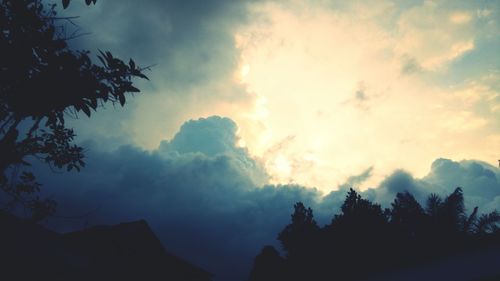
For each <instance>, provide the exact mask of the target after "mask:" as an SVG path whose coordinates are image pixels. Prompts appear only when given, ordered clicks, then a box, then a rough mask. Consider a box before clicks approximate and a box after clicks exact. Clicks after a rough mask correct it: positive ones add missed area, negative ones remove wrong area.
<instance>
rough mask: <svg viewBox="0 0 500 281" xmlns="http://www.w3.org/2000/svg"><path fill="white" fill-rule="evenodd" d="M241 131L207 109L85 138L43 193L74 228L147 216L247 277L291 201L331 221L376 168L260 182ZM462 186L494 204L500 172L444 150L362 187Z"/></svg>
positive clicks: (42, 173)
mask: <svg viewBox="0 0 500 281" xmlns="http://www.w3.org/2000/svg"><path fill="white" fill-rule="evenodd" d="M236 131H237V127H236V124H235V123H234V122H233V121H232V120H230V119H228V118H222V117H218V116H213V117H210V118H201V119H198V120H191V121H188V122H186V123H185V124H184V125H183V126H182V127H181V129H180V130H179V132H178V133H177V134H176V135H175V137H174V138H173V139H171V140H170V141H164V142H162V144H161V145H160V146H159V148H158V149H156V150H154V151H146V150H142V149H140V148H137V147H133V146H120V147H118V148H116V149H115V150H113V151H109V150H101V149H100V148H99V145H98V144H97V143H92V142H87V143H85V144H84V146H85V147H86V149H87V154H86V156H87V160H86V161H87V167H86V168H85V169H83V170H82V172H80V173H56V174H54V173H53V172H52V171H50V170H49V169H48V168H47V167H45V166H44V165H35V167H34V169H35V172H36V174H37V175H38V178H39V181H40V182H42V183H43V184H44V187H43V191H44V193H45V195H48V196H50V197H52V198H53V199H56V200H57V201H58V202H59V207H58V214H57V216H56V217H55V218H53V219H51V221H50V222H49V225H51V227H53V228H56V229H59V230H61V231H69V230H72V229H79V228H82V227H88V226H91V225H95V224H103V223H118V222H122V221H129V220H135V219H146V220H147V221H148V222H149V223H150V224H151V226H152V228H153V230H154V231H155V232H156V233H157V235H158V236H159V238H160V239H161V241H162V242H163V244H164V245H165V247H166V248H167V249H168V250H170V251H172V252H174V253H176V254H178V255H180V256H182V257H184V258H186V259H187V260H189V261H192V262H194V263H196V264H198V265H200V266H202V267H204V268H206V269H207V270H209V271H212V272H214V273H216V274H217V276H218V279H217V280H243V279H244V278H246V276H247V274H248V272H249V270H250V266H251V264H252V261H253V258H254V257H255V255H256V254H258V252H259V251H260V248H261V247H262V246H263V245H268V244H273V243H274V244H275V245H276V246H277V247H278V248H279V245H278V244H277V241H276V235H277V233H278V232H279V231H280V230H281V229H283V227H284V226H285V225H286V224H288V223H289V220H290V214H291V212H292V210H293V204H294V203H295V202H297V201H302V202H304V204H305V205H307V206H311V207H312V208H313V210H314V214H315V217H316V219H317V221H318V222H319V223H321V224H325V223H329V222H330V220H331V218H332V216H333V214H335V213H337V212H338V211H339V207H340V205H341V204H342V202H343V201H344V199H345V195H346V192H347V190H348V188H349V187H351V186H353V187H354V188H356V187H357V185H360V184H362V183H363V182H364V181H366V180H367V179H369V178H370V176H371V174H372V172H373V169H374V168H372V167H370V168H368V169H366V170H364V171H362V172H361V173H360V174H359V175H354V176H351V177H348V180H347V181H346V182H345V183H344V184H341V185H340V186H339V187H338V189H337V190H335V191H332V192H330V193H329V194H323V193H321V192H320V191H318V190H317V189H314V188H308V187H304V186H300V185H270V184H262V183H263V182H265V181H266V179H267V178H266V176H267V175H266V174H265V172H264V169H263V168H262V163H260V162H259V161H257V160H255V159H253V158H252V157H251V156H249V154H248V152H247V151H246V150H245V149H243V148H241V147H238V146H237V145H236V144H237V139H238V138H237V136H236ZM456 186H462V187H463V188H464V193H465V196H466V202H467V206H468V207H469V208H471V207H472V206H473V205H472V204H480V211H489V210H492V209H493V208H497V207H498V202H499V201H500V173H499V171H498V169H497V168H495V167H492V166H490V165H488V164H485V163H482V162H477V161H461V162H454V161H452V160H448V159H438V160H436V161H435V162H434V163H433V165H432V167H431V172H430V173H429V174H428V175H427V176H426V177H424V178H421V179H418V178H414V177H413V176H412V175H411V174H409V173H408V172H405V171H402V170H398V171H395V172H394V173H392V174H391V175H389V176H387V178H386V179H385V180H384V181H382V182H381V183H380V184H379V186H378V187H377V188H374V189H368V190H366V191H364V192H361V194H362V196H364V197H366V198H368V199H370V200H375V201H377V202H380V203H383V204H384V205H385V206H388V204H390V202H391V201H392V200H393V199H394V196H395V195H396V193H397V192H402V191H405V190H408V191H410V192H412V193H413V194H415V195H416V197H417V198H418V199H419V200H420V201H421V202H424V200H425V196H427V194H429V193H431V192H435V193H438V194H440V195H446V194H448V193H450V192H451V191H453V189H454V188H455V187H456ZM86 213H88V214H87V215H86V216H84V217H83V218H79V217H76V218H74V219H67V218H66V219H64V218H62V217H58V216H66V217H67V216H69V217H71V216H74V215H80V214H86Z"/></svg>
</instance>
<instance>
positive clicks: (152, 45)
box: [59, 0, 256, 148]
mask: <svg viewBox="0 0 500 281" xmlns="http://www.w3.org/2000/svg"><path fill="white" fill-rule="evenodd" d="M59 2H60V1H59ZM73 2H74V3H72V4H71V5H70V7H69V9H68V10H64V11H61V13H62V14H61V15H64V16H75V15H78V16H80V17H79V18H78V19H76V20H75V22H76V23H77V24H78V25H79V26H80V29H81V31H80V32H84V33H86V32H88V33H90V34H89V35H86V36H82V37H80V38H77V39H75V40H72V44H73V45H74V47H77V48H83V49H87V50H90V51H91V52H93V53H97V50H98V49H101V50H105V51H108V50H109V51H111V52H112V53H113V54H114V55H115V56H117V57H119V58H122V59H123V60H125V61H128V59H129V58H133V59H134V60H135V61H136V63H137V64H138V65H139V66H149V65H154V66H153V67H152V69H151V71H150V72H149V71H147V72H146V74H147V75H148V76H149V77H150V78H151V81H137V82H138V88H140V89H141V90H142V92H143V94H140V95H138V96H136V97H134V98H132V99H128V100H127V105H126V107H125V108H124V109H121V110H113V108H111V107H108V109H106V110H100V111H99V112H98V113H96V114H95V115H94V116H93V117H92V118H91V119H90V121H89V122H79V121H73V122H70V123H71V125H72V126H74V127H75V128H76V129H77V131H78V134H79V136H82V137H83V138H93V139H96V138H100V139H102V140H104V141H109V139H113V140H115V141H118V142H120V143H121V144H139V145H141V146H144V147H150V148H151V147H152V145H156V144H157V141H159V140H160V136H159V133H157V134H155V132H160V131H161V132H164V134H168V133H173V130H175V129H176V128H178V126H179V125H180V124H182V122H183V121H184V120H186V119H190V118H193V117H198V116H200V114H202V113H200V111H201V109H200V104H203V110H207V108H216V107H217V105H218V104H220V103H230V104H232V105H236V106H246V105H247V104H248V103H251V102H252V100H253V98H254V97H253V95H251V94H249V93H247V91H246V89H245V88H244V87H243V86H242V85H241V84H239V83H238V82H237V81H234V79H233V78H234V77H233V74H234V73H235V71H236V69H237V67H238V63H239V60H240V50H238V49H237V48H236V47H235V42H234V35H235V31H236V30H237V29H238V28H239V27H240V26H241V25H244V24H245V23H246V22H247V21H248V20H249V19H248V13H247V6H248V4H249V3H250V2H256V1H254V0H248V1H247V0H245V1H243V0H242V1H227V0H206V1H199V0H186V1H179V0H165V1H161V0H151V1H133V0H120V1H109V0H107V1H97V5H95V6H94V5H92V6H90V7H88V6H86V5H85V4H84V1H73ZM67 28H68V29H72V28H74V27H73V26H72V25H71V24H67ZM146 111H147V112H146ZM85 119H86V118H85ZM146 120H147V121H146ZM152 120H157V121H158V122H151V121H152ZM159 120H163V121H162V122H160V121H159ZM165 120H167V121H165ZM145 122H147V123H145ZM131 123H133V124H132V126H130V124H131ZM110 124H113V125H110ZM139 124H140V125H139ZM131 127H132V129H133V130H132V129H131ZM151 140H154V141H151ZM106 145H107V143H106Z"/></svg>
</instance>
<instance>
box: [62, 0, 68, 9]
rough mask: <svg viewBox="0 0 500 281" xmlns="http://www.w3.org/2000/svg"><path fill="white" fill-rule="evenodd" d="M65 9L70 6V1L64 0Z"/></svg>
mask: <svg viewBox="0 0 500 281" xmlns="http://www.w3.org/2000/svg"><path fill="white" fill-rule="evenodd" d="M62 5H63V8H64V9H66V8H68V6H69V0H62Z"/></svg>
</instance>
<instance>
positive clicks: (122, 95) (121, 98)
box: [118, 93, 125, 106]
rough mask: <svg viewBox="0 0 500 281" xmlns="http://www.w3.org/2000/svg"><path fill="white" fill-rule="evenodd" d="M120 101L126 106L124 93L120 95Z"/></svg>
mask: <svg viewBox="0 0 500 281" xmlns="http://www.w3.org/2000/svg"><path fill="white" fill-rule="evenodd" d="M118 99H119V100H120V104H121V105H122V106H123V105H125V95H124V94H123V93H121V94H119V95H118Z"/></svg>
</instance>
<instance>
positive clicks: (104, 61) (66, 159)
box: [0, 0, 148, 221]
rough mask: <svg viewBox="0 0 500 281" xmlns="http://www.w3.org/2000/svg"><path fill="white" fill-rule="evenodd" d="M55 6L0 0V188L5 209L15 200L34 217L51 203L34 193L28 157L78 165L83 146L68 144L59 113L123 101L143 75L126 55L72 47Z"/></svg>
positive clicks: (42, 214)
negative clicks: (92, 54) (93, 56)
mask: <svg viewBox="0 0 500 281" xmlns="http://www.w3.org/2000/svg"><path fill="white" fill-rule="evenodd" d="M86 2H87V4H90V3H95V1H86ZM68 3H69V2H68V1H63V4H65V5H64V6H67V4H68ZM55 6H56V5H55V4H52V5H46V4H44V1H37V0H5V1H1V2H0V28H1V34H0V50H2V52H0V155H2V157H1V158H0V190H2V191H3V192H4V194H6V195H7V196H8V198H9V199H8V200H9V201H8V202H7V205H6V207H5V208H7V209H12V208H14V207H15V206H16V205H18V204H19V203H20V204H21V205H23V206H24V207H27V209H28V210H29V211H31V215H32V218H33V220H36V221H38V220H41V219H43V218H44V217H46V216H48V215H50V214H52V213H53V212H54V210H55V206H56V205H55V202H54V201H52V200H50V199H40V198H39V196H38V191H39V190H40V184H39V183H37V182H36V179H35V178H34V176H33V174H32V173H30V172H29V171H27V170H26V167H27V166H29V163H30V161H32V160H33V159H40V160H42V161H43V162H45V163H47V164H49V165H50V166H51V167H55V168H58V169H63V168H64V169H66V170H67V171H71V170H73V169H74V170H77V171H79V170H80V169H81V168H82V167H84V166H85V163H84V162H83V158H84V155H83V149H82V148H81V147H79V146H77V145H75V144H73V139H74V137H75V133H74V131H73V130H72V129H71V128H67V127H66V125H65V119H66V118H68V117H72V118H77V117H78V113H81V112H83V113H84V114H85V115H87V116H88V117H90V116H91V114H92V113H91V112H92V111H93V110H94V111H95V110H97V109H98V108H99V107H100V106H102V105H104V104H105V103H108V102H109V103H113V104H115V103H119V104H120V105H122V106H123V105H124V104H125V102H126V98H125V94H126V93H137V92H139V89H137V88H136V87H135V86H134V84H133V79H134V78H143V79H148V78H147V77H146V76H145V75H144V74H143V71H144V70H145V68H140V67H137V66H136V64H135V62H134V61H133V60H132V59H130V61H129V62H128V63H125V62H123V61H122V60H120V59H118V58H115V57H114V56H113V55H112V54H111V53H110V52H103V51H99V55H98V56H97V58H98V59H99V61H100V64H97V63H94V62H93V61H92V60H91V58H90V53H89V52H88V51H82V50H73V49H71V48H70V47H69V46H68V40H70V39H72V38H73V36H66V29H65V26H64V23H65V21H67V20H70V19H68V18H58V17H56V11H55Z"/></svg>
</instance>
